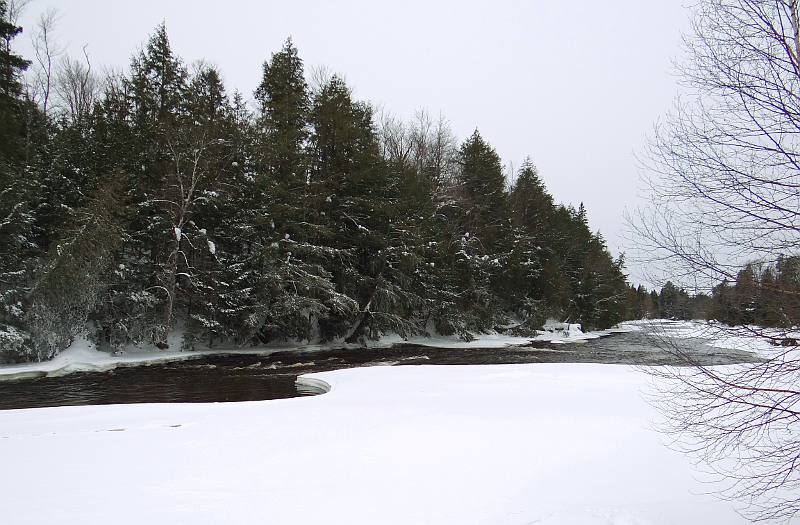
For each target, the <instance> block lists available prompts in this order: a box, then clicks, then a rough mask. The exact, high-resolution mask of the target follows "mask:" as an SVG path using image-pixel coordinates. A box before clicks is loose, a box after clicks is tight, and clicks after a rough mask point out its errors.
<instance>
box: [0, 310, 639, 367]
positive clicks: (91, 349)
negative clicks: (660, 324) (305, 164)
mask: <svg viewBox="0 0 800 525" xmlns="http://www.w3.org/2000/svg"><path fill="white" fill-rule="evenodd" d="M544 328H545V330H544V331H540V332H539V333H538V334H537V335H536V336H535V337H517V336H510V335H505V334H496V333H495V334H476V335H475V339H474V340H472V341H469V342H466V341H463V340H462V339H460V338H458V337H456V336H449V337H446V336H441V335H434V336H431V337H425V336H416V337H409V338H406V339H403V338H402V337H400V336H399V335H394V334H390V335H387V336H384V337H382V338H381V339H380V340H378V341H369V342H368V348H386V347H388V346H391V345H393V344H398V343H404V344H416V345H419V346H425V347H430V348H504V347H506V346H514V345H527V344H530V342H531V341H542V342H552V343H556V344H558V343H579V342H582V341H587V340H589V339H596V338H598V337H604V336H606V335H610V334H613V333H620V332H629V331H633V330H636V329H638V328H637V327H635V326H627V325H625V324H624V323H623V324H620V325H618V326H617V327H615V328H612V329H610V330H603V331H597V332H585V333H584V332H582V331H581V329H580V325H577V324H567V323H559V322H556V321H553V320H550V321H548V322H547V324H546V325H545V327H544ZM182 341H183V334H182V333H181V332H180V331H174V332H171V333H170V335H169V338H168V342H169V348H172V349H180V348H181V346H182ZM358 347H360V345H358V344H347V343H344V342H342V341H331V342H327V343H323V344H309V343H301V342H294V343H293V342H287V343H283V344H281V343H277V344H274V345H270V346H261V347H247V348H242V347H225V346H219V347H215V348H213V349H199V350H195V351H190V352H187V351H181V350H166V351H165V350H160V349H156V348H155V346H152V345H149V346H144V347H129V348H126V349H125V350H124V351H121V352H116V353H114V354H112V353H109V352H105V351H101V350H98V349H97V348H96V347H95V345H94V343H92V342H91V341H89V340H88V339H87V338H86V337H78V338H76V340H75V342H74V343H73V344H72V345H71V346H70V347H69V348H67V349H66V350H64V351H62V352H61V353H59V354H58V355H57V356H56V357H55V358H53V359H51V360H49V361H43V362H40V363H25V364H18V365H0V381H2V380H4V379H21V378H28V377H42V376H51V377H52V376H60V375H65V374H69V373H72V372H86V371H108V370H112V369H114V368H117V367H119V366H133V365H137V364H150V363H158V362H164V361H178V360H184V359H192V358H194V357H200V356H204V355H213V354H256V355H269V354H272V353H275V352H281V351H286V350H297V349H302V350H303V351H317V350H328V349H335V348H358ZM365 351H368V349H367V350H365Z"/></svg>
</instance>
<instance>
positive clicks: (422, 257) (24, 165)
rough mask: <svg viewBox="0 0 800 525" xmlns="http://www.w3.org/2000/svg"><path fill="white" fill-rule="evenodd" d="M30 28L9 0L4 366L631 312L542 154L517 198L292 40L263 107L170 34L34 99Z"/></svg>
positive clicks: (0, 190)
mask: <svg viewBox="0 0 800 525" xmlns="http://www.w3.org/2000/svg"><path fill="white" fill-rule="evenodd" d="M20 31H21V29H20V28H19V27H17V26H16V25H15V24H14V23H13V22H12V19H11V18H10V17H9V9H8V4H7V2H5V1H3V0H0V135H2V136H0V246H2V252H3V256H2V258H0V360H6V361H23V360H36V359H39V360H41V359H47V358H50V357H52V356H53V355H55V354H56V353H57V352H58V351H60V350H61V349H63V348H65V347H66V346H68V345H69V343H70V342H71V341H72V339H73V338H74V337H75V335H76V334H78V333H80V332H83V331H86V330H88V333H89V337H90V338H91V339H93V340H94V341H95V342H96V343H98V345H99V346H101V347H106V348H117V347H123V346H125V345H128V344H147V343H149V344H154V345H156V346H158V347H160V348H166V347H167V346H169V344H170V339H169V338H168V336H169V334H170V333H174V332H175V331H176V329H177V330H179V331H180V332H181V333H182V334H183V341H182V342H181V343H180V344H181V345H183V346H184V347H185V348H192V347H194V346H196V345H200V344H202V345H206V346H212V345H215V344H220V343H226V344H239V345H245V344H261V343H265V342H269V341H274V340H322V341H325V340H344V341H347V342H364V341H366V340H368V339H375V338H378V337H380V336H381V334H385V333H397V334H400V335H402V336H411V335H417V334H426V333H433V332H436V333H439V334H443V335H454V334H455V335H458V336H460V337H462V338H464V339H469V338H471V337H472V335H471V334H473V333H480V332H486V331H490V330H512V331H514V332H515V333H530V332H531V331H532V330H534V329H536V328H538V327H540V326H541V324H542V323H543V321H544V320H545V319H547V318H549V317H555V318H559V319H564V320H569V321H572V322H580V323H583V324H584V327H587V328H604V327H608V326H611V325H613V324H615V323H617V322H619V321H621V320H623V319H625V318H626V316H627V315H629V314H630V312H631V311H632V309H631V308H630V307H629V304H628V303H629V293H628V292H629V285H628V283H627V281H626V277H625V274H624V273H623V270H624V268H623V259H622V257H619V258H614V257H612V255H611V254H610V253H609V251H608V249H607V248H606V245H605V243H604V241H603V238H602V237H601V235H600V234H599V233H593V232H592V231H591V230H590V228H589V225H588V221H587V213H586V210H585V209H584V207H583V205H581V206H580V207H579V208H578V209H575V208H573V207H571V206H563V205H559V204H556V203H555V202H554V200H553V198H552V196H551V195H550V194H549V193H548V192H547V190H546V188H545V186H544V184H543V183H542V180H541V179H540V177H539V175H538V173H537V170H536V168H535V166H534V165H533V163H532V162H531V161H530V160H526V161H525V162H524V163H523V164H522V165H521V166H520V168H519V169H518V170H517V171H516V173H514V177H513V179H514V182H513V184H509V183H508V180H507V177H506V176H505V173H504V166H503V164H502V162H501V159H500V157H499V156H498V154H497V152H496V151H495V150H494V149H493V148H492V146H491V145H490V144H489V143H488V142H487V141H486V140H485V139H484V138H483V137H482V136H481V135H480V133H479V132H478V131H477V130H476V131H475V132H474V133H473V134H472V135H471V136H470V137H468V138H467V139H466V140H464V141H463V142H461V143H458V141H457V140H456V138H455V137H454V135H453V133H452V132H451V130H450V129H449V127H448V125H447V122H446V120H444V119H443V118H438V119H435V118H431V117H430V116H429V115H428V114H427V113H425V112H420V113H418V115H417V116H416V118H414V119H412V120H411V121H410V122H405V121H402V120H400V119H398V118H395V117H392V116H387V115H385V114H378V113H377V112H376V110H375V108H374V107H373V106H371V105H370V104H368V103H365V102H362V101H359V100H357V99H355V98H354V96H353V92H352V90H351V88H350V87H349V86H348V85H347V84H346V83H345V82H344V80H343V79H342V78H341V77H339V76H336V75H317V77H318V78H315V79H314V80H313V81H309V80H307V78H308V77H307V75H306V72H305V70H304V64H303V61H302V60H301V58H300V57H299V55H298V50H297V49H296V47H295V46H294V44H293V43H292V41H291V40H287V41H286V43H285V45H284V46H283V48H282V49H281V50H280V51H278V52H276V53H274V54H272V55H271V57H269V59H268V60H266V61H265V62H264V65H263V71H262V76H261V81H260V84H259V85H258V87H257V89H256V90H255V92H254V104H250V103H248V101H247V100H246V99H245V97H244V96H243V95H242V94H240V93H236V92H234V93H233V94H229V93H228V91H227V90H226V88H225V86H224V84H223V82H222V79H221V74H220V72H219V70H218V69H217V68H216V67H214V66H211V65H208V64H205V63H202V62H201V63H199V64H197V65H195V66H192V67H189V66H187V65H186V64H185V63H184V61H183V60H182V59H181V58H180V57H178V56H176V55H175V53H174V52H173V51H172V49H171V47H170V42H169V39H168V36H167V31H166V28H165V27H164V25H163V24H162V25H161V26H159V27H158V28H156V30H155V32H154V33H153V34H152V35H151V37H150V38H149V40H148V41H147V43H146V45H145V46H144V47H143V49H142V50H141V51H140V52H139V53H137V54H135V55H134V56H133V58H132V60H131V63H130V67H129V68H128V70H127V72H126V73H119V74H113V75H108V76H107V77H106V78H99V77H98V76H97V75H96V74H95V73H94V72H93V71H92V69H91V66H90V64H89V63H88V61H86V62H85V63H84V62H81V61H70V60H66V61H65V65H63V66H62V68H61V69H60V70H56V71H54V72H53V73H52V75H51V74H50V73H48V78H49V77H50V76H52V77H53V79H54V80H53V86H52V88H51V87H50V84H49V82H48V83H47V84H46V85H45V88H46V92H47V93H48V95H47V97H43V96H42V93H43V91H42V90H39V92H38V93H39V95H38V96H36V93H35V92H33V91H32V90H31V89H29V88H28V87H27V86H26V84H25V82H24V78H25V76H24V72H25V70H26V69H27V68H29V67H30V65H31V62H29V61H28V60H26V59H25V58H23V57H20V56H18V55H16V54H15V53H14V50H13V48H12V46H11V42H12V40H13V39H14V37H15V36H17V35H18V34H19V32H20ZM51 91H52V93H51ZM44 99H47V100H48V102H47V104H45V103H44ZM173 345H174V343H173Z"/></svg>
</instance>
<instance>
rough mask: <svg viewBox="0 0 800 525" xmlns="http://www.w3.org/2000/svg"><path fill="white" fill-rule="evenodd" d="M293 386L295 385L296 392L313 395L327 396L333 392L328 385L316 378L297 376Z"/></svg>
mask: <svg viewBox="0 0 800 525" xmlns="http://www.w3.org/2000/svg"><path fill="white" fill-rule="evenodd" d="M294 384H295V385H297V390H298V391H301V392H306V393H309V394H314V395H320V394H327V393H328V392H330V391H331V390H333V387H332V386H331V384H330V383H328V382H327V381H323V380H322V379H317V378H316V377H308V376H298V377H297V379H296V380H295V382H294Z"/></svg>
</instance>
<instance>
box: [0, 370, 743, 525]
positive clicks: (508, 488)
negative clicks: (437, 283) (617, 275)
mask: <svg viewBox="0 0 800 525" xmlns="http://www.w3.org/2000/svg"><path fill="white" fill-rule="evenodd" d="M309 377H310V379H313V380H316V381H324V382H326V383H328V384H330V385H331V386H332V390H331V391H330V392H329V393H327V394H324V395H321V396H317V397H311V398H296V399H285V400H277V401H260V402H246V403H220V404H171V405H170V404H158V405H108V406H84V407H61V408H45V409H28V410H11V411H0V465H2V466H3V476H0V516H1V517H2V522H3V523H7V524H9V525H23V524H45V523H80V524H82V525H92V524H98V525H99V524H102V525H105V524H106V523H109V522H114V523H119V524H123V525H125V524H131V525H134V524H136V525H138V524H140V523H152V524H153V525H159V524H168V523H191V524H193V525H202V524H209V525H211V524H213V525H218V524H220V523H232V524H242V525H245V524H250V523H300V524H314V523H327V524H330V525H338V524H342V525H345V524H347V525H359V524H370V525H371V524H375V523H380V524H382V525H387V524H389V525H390V524H398V525H400V524H402V525H408V524H437V525H446V524H458V525H469V524H476V525H477V524H485V525H499V524H504V525H506V524H507V525H516V524H518V525H528V524H533V523H536V524H543V525H600V524H603V525H667V524H680V525H684V524H695V523H698V524H699V523H702V524H703V525H737V524H744V523H747V522H746V521H745V520H743V519H742V518H740V517H739V516H737V514H736V513H735V512H734V509H733V506H732V504H731V503H729V502H723V501H720V500H717V499H715V498H713V497H712V496H708V495H704V494H705V493H706V492H708V491H709V489H710V488H711V487H709V486H708V485H704V484H702V483H700V482H699V481H697V480H696V479H695V474H696V473H695V471H694V470H693V469H692V467H691V464H690V462H689V460H688V459H687V458H686V457H684V456H683V455H681V454H679V453H677V452H674V451H672V450H670V449H668V448H666V447H664V445H663V443H662V442H663V441H664V438H663V436H661V435H660V434H658V433H657V432H655V431H653V430H652V425H653V423H654V422H655V421H657V418H658V415H657V412H656V411H655V410H654V409H653V408H652V407H651V406H649V405H648V404H647V403H646V402H645V401H644V400H643V397H642V392H643V391H644V390H646V389H647V388H648V385H649V382H650V381H651V380H652V378H650V377H649V376H648V375H646V374H644V373H643V372H641V371H639V370H636V369H634V368H630V367H626V366H613V365H587V364H541V365H539V364H537V365H496V366H436V367H431V366H414V367H374V368H361V369H349V370H339V371H335V372H326V373H321V374H312V375H311V376H309Z"/></svg>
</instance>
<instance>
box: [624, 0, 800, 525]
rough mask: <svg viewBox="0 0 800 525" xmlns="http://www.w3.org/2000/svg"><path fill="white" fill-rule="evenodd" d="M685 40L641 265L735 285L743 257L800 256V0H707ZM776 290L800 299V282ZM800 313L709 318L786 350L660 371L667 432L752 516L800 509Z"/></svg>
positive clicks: (764, 260) (678, 349)
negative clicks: (680, 90) (728, 320)
mask: <svg viewBox="0 0 800 525" xmlns="http://www.w3.org/2000/svg"><path fill="white" fill-rule="evenodd" d="M685 43H686V49H687V51H688V61H687V62H686V63H685V64H683V65H680V66H678V69H679V73H680V75H681V78H682V79H683V81H684V88H685V90H684V91H685V93H684V96H683V98H682V99H681V100H679V101H678V102H677V103H676V106H675V109H674V111H673V112H672V113H670V114H669V115H668V116H667V117H666V118H665V120H664V121H663V122H662V123H660V124H659V125H658V126H657V127H656V130H655V134H654V137H653V139H652V142H651V146H650V148H649V150H648V152H647V155H646V156H645V160H644V164H645V168H646V170H647V173H648V183H649V187H650V194H651V201H652V206H650V207H649V208H648V209H646V210H642V211H639V212H638V213H637V214H636V216H635V217H633V220H632V224H633V231H634V233H635V234H636V237H637V240H638V242H639V249H638V252H639V253H638V257H639V258H640V259H641V260H644V261H646V262H647V263H648V266H650V267H651V268H652V267H658V268H660V269H661V270H662V271H663V272H664V273H663V276H668V277H670V278H672V280H673V281H675V280H678V281H683V283H684V284H691V285H694V287H695V288H696V289H697V290H698V291H707V290H709V289H710V288H711V287H712V286H713V285H715V284H716V283H718V282H720V281H721V280H727V281H735V280H736V277H737V274H738V272H739V270H741V269H742V267H743V266H744V264H745V263H746V262H750V261H757V262H759V263H761V264H763V265H767V266H769V265H775V264H777V262H778V261H779V260H781V258H783V257H785V256H795V255H798V254H800V11H799V8H798V0H702V1H701V2H700V4H699V5H698V6H697V7H696V13H695V17H694V20H693V25H692V32H691V35H690V36H688V37H687V38H686V40H685ZM654 263H658V264H654ZM663 276H660V275H654V276H651V280H653V281H655V282H658V281H659V280H661V278H662V277H663ZM773 288H774V292H775V293H776V294H777V296H778V297H782V300H783V301H784V302H789V300H790V299H792V300H796V296H797V290H798V288H797V287H796V286H794V285H793V286H784V285H782V284H780V283H776V284H775V285H773ZM798 322H800V319H797V318H796V316H794V317H793V316H792V315H788V316H786V317H785V318H784V319H783V322H782V325H783V328H782V329H762V328H758V327H753V326H739V327H726V326H723V325H720V324H709V326H708V330H709V331H714V332H715V333H711V334H708V335H709V336H711V337H730V336H732V335H735V336H742V337H744V338H748V339H751V340H761V341H771V342H773V343H774V344H777V345H779V346H780V347H781V348H780V350H781V351H780V352H775V353H774V355H773V356H772V358H771V359H768V360H765V361H760V362H757V363H751V364H743V365H739V366H734V367H724V368H715V367H704V366H699V365H697V364H696V363H690V364H694V365H696V366H691V367H688V368H684V369H661V370H658V373H659V374H660V375H664V376H667V377H669V378H670V379H671V380H672V381H668V382H667V384H669V385H673V387H674V390H673V391H671V392H670V393H669V395H668V396H664V398H663V399H664V400H666V401H664V402H665V409H666V413H667V415H668V416H669V418H670V430H672V431H675V432H677V433H678V434H679V435H680V436H681V437H682V442H683V443H685V444H688V445H689V447H688V448H689V449H692V450H694V451H696V452H700V453H701V455H702V458H703V459H704V460H705V461H706V464H707V465H710V466H712V467H713V468H714V469H716V471H717V472H719V473H721V474H722V475H723V476H724V477H725V478H726V479H727V480H728V481H730V482H731V483H730V486H729V487H728V490H726V491H724V494H726V495H729V496H733V497H737V498H743V499H744V501H745V502H746V503H747V504H748V508H749V512H750V516H751V517H753V518H761V519H765V518H774V517H788V516H792V515H794V514H796V513H797V512H798V511H799V510H800V499H798V496H797V489H798V488H800V468H798V467H799V466H800V465H799V464H798V461H800V440H799V439H798V438H797V435H798V431H800V425H798V423H800V421H798V415H799V414H798V406H797V402H798V394H800V391H798V388H797V385H798V384H800V356H799V355H798V350H797V349H796V348H794V347H793V345H794V344H796V342H795V341H794V339H793V338H792V335H791V333H790V330H791V327H793V326H795V325H797V324H798ZM670 345H671V347H672V348H673V349H674V352H675V353H679V354H683V355H685V356H686V355H689V354H688V353H687V352H686V351H685V349H684V348H683V346H682V345H681V344H679V343H676V342H674V341H673V342H671V343H670ZM784 345H790V346H788V347H785V348H784ZM670 396H672V397H670Z"/></svg>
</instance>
